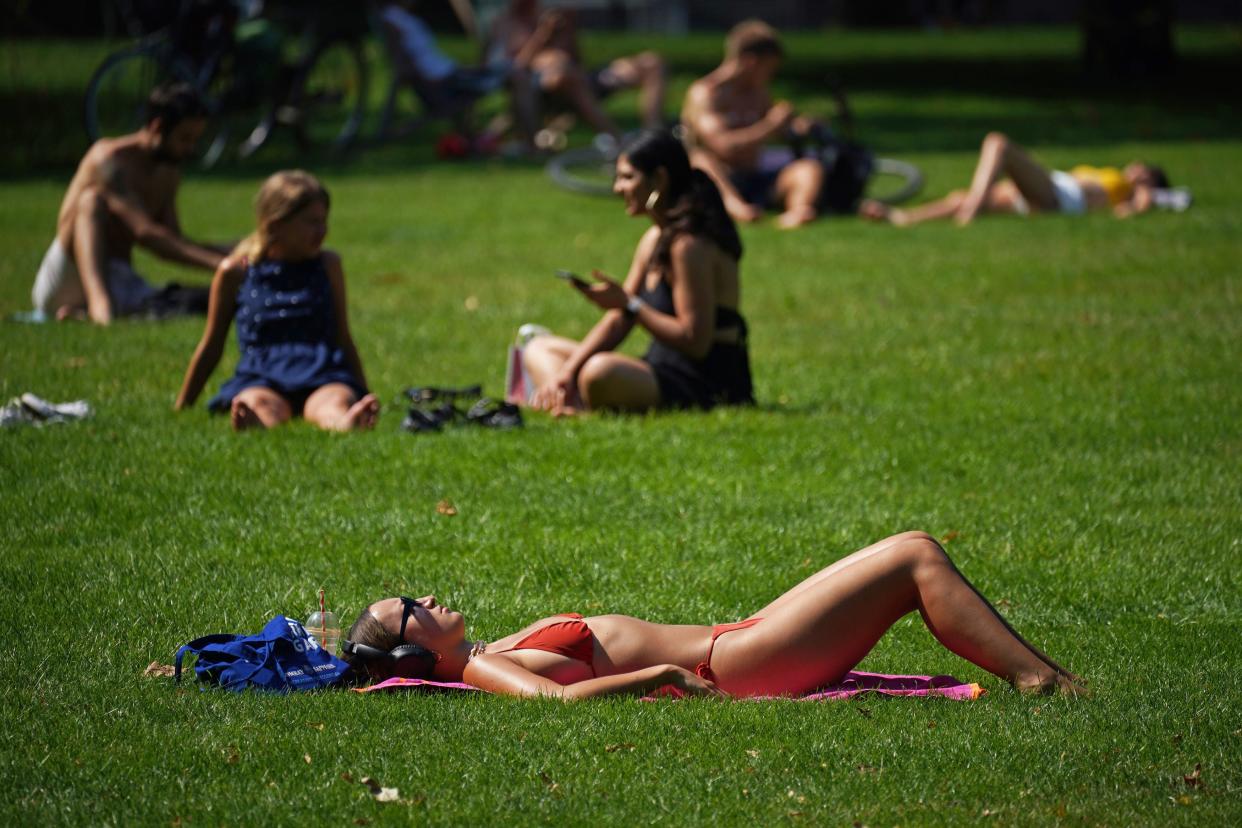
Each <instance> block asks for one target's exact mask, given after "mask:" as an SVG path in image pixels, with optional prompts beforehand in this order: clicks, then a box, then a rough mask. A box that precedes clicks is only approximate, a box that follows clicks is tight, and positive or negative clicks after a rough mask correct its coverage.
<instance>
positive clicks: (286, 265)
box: [175, 170, 379, 431]
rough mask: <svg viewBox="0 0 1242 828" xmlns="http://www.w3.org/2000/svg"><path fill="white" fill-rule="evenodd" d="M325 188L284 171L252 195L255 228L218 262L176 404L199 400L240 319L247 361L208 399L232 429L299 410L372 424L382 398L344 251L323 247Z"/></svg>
mask: <svg viewBox="0 0 1242 828" xmlns="http://www.w3.org/2000/svg"><path fill="white" fill-rule="evenodd" d="M328 203H329V199H328V191H327V190H325V189H324V188H323V185H321V184H320V183H319V181H318V180H316V179H315V177H314V176H312V175H311V174H310V173H307V172H303V171H301V170H292V171H285V172H278V173H276V174H275V175H273V176H271V177H270V178H268V179H267V181H265V182H263V186H262V188H261V189H260V190H259V195H258V197H257V198H256V199H255V213H256V216H257V218H258V227H257V229H256V230H255V232H254V233H253V234H251V235H250V236H249V237H248V238H246V239H245V240H244V241H242V242H241V244H239V245H238V246H237V249H236V250H234V251H233V253H232V255H230V256H229V257H228V258H227V259H226V260H225V261H223V262H221V264H220V268H219V269H218V270H217V271H216V275H215V278H214V279H213V280H212V283H211V297H210V301H209V305H208V309H207V327H206V329H205V330H204V331H203V338H202V340H201V341H199V343H198V347H197V348H196V349H195V351H194V356H193V357H192V358H191V359H190V365H189V367H188V368H187V369H186V372H185V381H184V382H183V383H182V386H181V393H180V394H178V395H177V402H176V405H175V407H176V409H177V410H178V411H180V410H182V409H184V408H187V407H189V406H191V405H193V404H194V401H195V400H196V399H198V395H199V393H200V392H201V391H202V389H203V385H204V384H206V382H207V378H208V377H209V376H211V372H212V371H213V370H214V369H215V367H216V364H217V363H218V362H219V361H220V354H221V352H222V351H223V350H224V340H225V337H227V336H228V331H229V325H230V324H231V323H232V322H233V319H234V317H236V319H237V343H238V346H239V348H240V350H241V360H240V361H239V362H238V364H237V370H236V372H235V373H234V374H233V376H232V377H231V378H230V379H229V380H228V381H227V382H225V383H224V385H223V386H222V387H221V388H220V391H219V393H218V394H216V396H215V397H213V398H212V399H211V402H209V403H208V408H209V409H210V410H211V411H213V412H220V411H225V410H229V411H230V412H231V416H232V424H233V428H234V429H236V430H239V431H240V430H241V429H244V428H250V427H252V426H258V427H262V428H270V427H272V426H274V425H279V424H280V423H283V422H285V421H286V420H288V419H289V418H290V417H293V416H296V415H298V414H301V415H302V416H304V417H306V419H307V420H310V421H311V422H312V423H314V424H315V425H317V426H319V427H320V428H324V429H329V430H336V431H349V430H351V429H355V428H371V427H372V426H374V425H375V422H376V420H377V419H378V417H379V401H378V400H377V399H376V398H375V395H373V394H369V393H367V381H366V376H365V375H364V374H363V371H362V361H361V360H360V359H359V358H358V349H357V348H355V347H354V340H353V337H352V336H351V335H350V332H349V321H348V316H347V313H346V305H345V274H344V271H343V270H342V268H341V259H340V257H339V256H337V255H336V254H335V253H333V252H331V251H328V250H324V249H323V240H324V237H325V236H326V235H327V233H328Z"/></svg>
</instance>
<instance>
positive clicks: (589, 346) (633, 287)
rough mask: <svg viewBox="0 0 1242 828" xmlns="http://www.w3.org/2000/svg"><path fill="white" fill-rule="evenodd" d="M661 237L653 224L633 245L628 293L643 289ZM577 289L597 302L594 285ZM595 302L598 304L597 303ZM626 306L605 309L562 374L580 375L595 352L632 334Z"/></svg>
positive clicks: (623, 304) (614, 346)
mask: <svg viewBox="0 0 1242 828" xmlns="http://www.w3.org/2000/svg"><path fill="white" fill-rule="evenodd" d="M659 240H660V228H658V227H652V228H651V229H650V230H648V231H647V232H646V233H644V234H643V237H642V238H641V239H639V241H638V246H637V247H635V248H634V257H633V259H631V260H630V270H629V272H628V273H627V274H626V275H625V292H626V293H627V294H629V295H630V296H634V295H636V294H637V293H638V292H639V291H641V290H642V286H643V279H645V278H646V276H647V265H648V264H650V262H651V254H652V253H653V252H655V246H656V243H657V242H658V241H659ZM571 284H574V286H575V288H576V289H577V290H580V291H581V292H582V294H583V295H584V296H586V297H587V299H589V300H591V301H592V302H595V299H594V296H593V291H594V287H588V288H578V287H577V285H576V284H575V283H572V282H571ZM595 304H599V303H598V302H595ZM622 307H625V302H624V301H622V302H621V304H620V305H616V306H614V307H613V308H611V309H607V308H606V309H605V310H607V312H606V313H605V314H604V316H603V318H602V319H600V320H599V322H597V323H595V327H593V328H591V331H590V333H588V334H587V335H586V336H584V337H583V338H582V341H581V342H580V343H579V344H578V347H577V348H576V349H575V350H574V352H573V354H571V355H570V357H569V359H568V360H566V361H565V365H564V366H563V367H562V369H561V373H562V376H572V377H575V378H576V377H577V376H578V372H579V371H580V370H582V366H583V365H585V364H586V361H587V360H588V359H590V358H591V357H592V356H594V355H595V354H598V353H600V352H602V351H611V350H613V349H614V348H616V347H617V346H618V345H620V344H621V343H622V342H624V341H625V338H626V337H627V336H629V333H630V330H631V329H633V327H634V320H633V319H630V318H627V317H626V315H625V314H624V313H622V312H621V311H620V310H619V309H618V308H622Z"/></svg>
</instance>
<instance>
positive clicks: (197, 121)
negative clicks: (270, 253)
mask: <svg viewBox="0 0 1242 828" xmlns="http://www.w3.org/2000/svg"><path fill="white" fill-rule="evenodd" d="M205 126H206V110H205V109H204V108H203V104H202V101H201V100H200V99H199V98H198V96H197V94H195V92H194V90H193V89H192V88H191V87H189V86H188V85H186V84H172V85H166V86H161V87H157V88H156V89H155V90H154V91H153V92H152V93H151V97H150V98H149V100H148V101H147V123H146V125H145V126H143V127H142V128H141V129H139V130H138V131H137V132H135V133H133V134H131V135H123V136H121V137H119V138H101V139H100V140H98V141H96V142H95V143H94V144H93V145H91V148H90V149H89V150H87V152H86V155H85V157H83V159H82V162H81V163H80V164H79V165H78V169H77V172H76V173H75V174H74V176H73V180H72V181H71V182H70V183H69V190H68V192H66V193H65V199H64V201H63V202H62V203H61V205H60V214H59V217H58V218H57V222H56V238H55V239H54V240H53V241H52V244H51V246H50V247H49V248H48V251H47V253H46V255H44V257H43V263H42V264H41V265H40V266H39V273H38V275H37V276H36V277H35V284H34V289H33V290H32V291H31V298H32V300H33V301H34V306H35V309H36V310H38V311H42V312H43V313H45V314H47V315H48V316H53V315H54V316H55V317H56V318H57V319H70V318H78V317H82V316H84V315H85V316H87V317H89V318H90V320H91V321H93V322H96V323H97V324H100V325H107V324H108V323H110V322H111V321H112V320H113V319H114V318H115V317H118V316H125V315H128V314H133V313H139V312H141V311H142V310H144V308H145V303H146V302H147V301H148V300H149V299H150V298H151V297H152V296H153V295H155V294H156V293H157V292H158V291H157V290H156V288H154V287H152V286H151V285H150V284H148V283H147V282H146V281H145V280H144V279H143V278H142V277H141V276H139V275H138V274H137V273H135V272H134V269H133V266H132V264H131V259H132V254H133V249H134V245H135V244H137V245H141V246H142V247H145V248H146V249H148V250H150V251H151V252H152V253H154V254H155V255H157V256H159V257H161V258H163V259H167V260H169V261H173V262H180V263H181V264H187V265H192V266H194V267H201V268H203V269H204V270H209V271H210V270H214V269H215V268H216V266H217V265H218V264H219V263H220V260H221V259H222V258H224V251H223V250H217V249H214V248H212V247H209V246H207V245H204V244H199V243H196V242H192V241H189V240H187V239H185V238H184V237H183V236H182V235H181V225H180V223H179V222H178V220H177V208H176V196H177V187H178V186H179V185H180V183H181V173H180V171H179V169H178V165H179V164H180V163H181V162H183V161H185V160H186V159H187V158H189V157H190V156H191V155H192V154H193V152H194V146H195V144H197V143H198V139H199V137H200V136H201V135H202V133H203V129H204V127H205Z"/></svg>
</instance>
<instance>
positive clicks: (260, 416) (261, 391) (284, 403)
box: [230, 385, 293, 431]
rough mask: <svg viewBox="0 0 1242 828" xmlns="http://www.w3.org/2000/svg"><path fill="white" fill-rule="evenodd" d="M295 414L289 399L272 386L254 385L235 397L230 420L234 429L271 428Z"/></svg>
mask: <svg viewBox="0 0 1242 828" xmlns="http://www.w3.org/2000/svg"><path fill="white" fill-rule="evenodd" d="M292 416H293V410H292V409H291V408H289V401H288V400H286V399H285V398H284V397H282V396H281V395H280V394H277V393H276V392H275V391H273V390H272V389H270V388H264V387H263V386H261V385H252V386H250V387H249V388H243V389H242V390H241V391H240V392H238V394H237V396H235V397H233V404H232V407H231V409H230V420H231V422H232V425H233V430H234V431H242V430H244V429H247V428H271V427H272V426H277V425H280V424H281V423H283V422H287V421H288V419H289V418H290V417H292Z"/></svg>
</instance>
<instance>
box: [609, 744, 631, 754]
mask: <svg viewBox="0 0 1242 828" xmlns="http://www.w3.org/2000/svg"><path fill="white" fill-rule="evenodd" d="M633 749H634V743H633V742H621V743H620V744H617V745H607V746H605V747H604V753H616V752H617V751H619V750H633Z"/></svg>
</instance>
